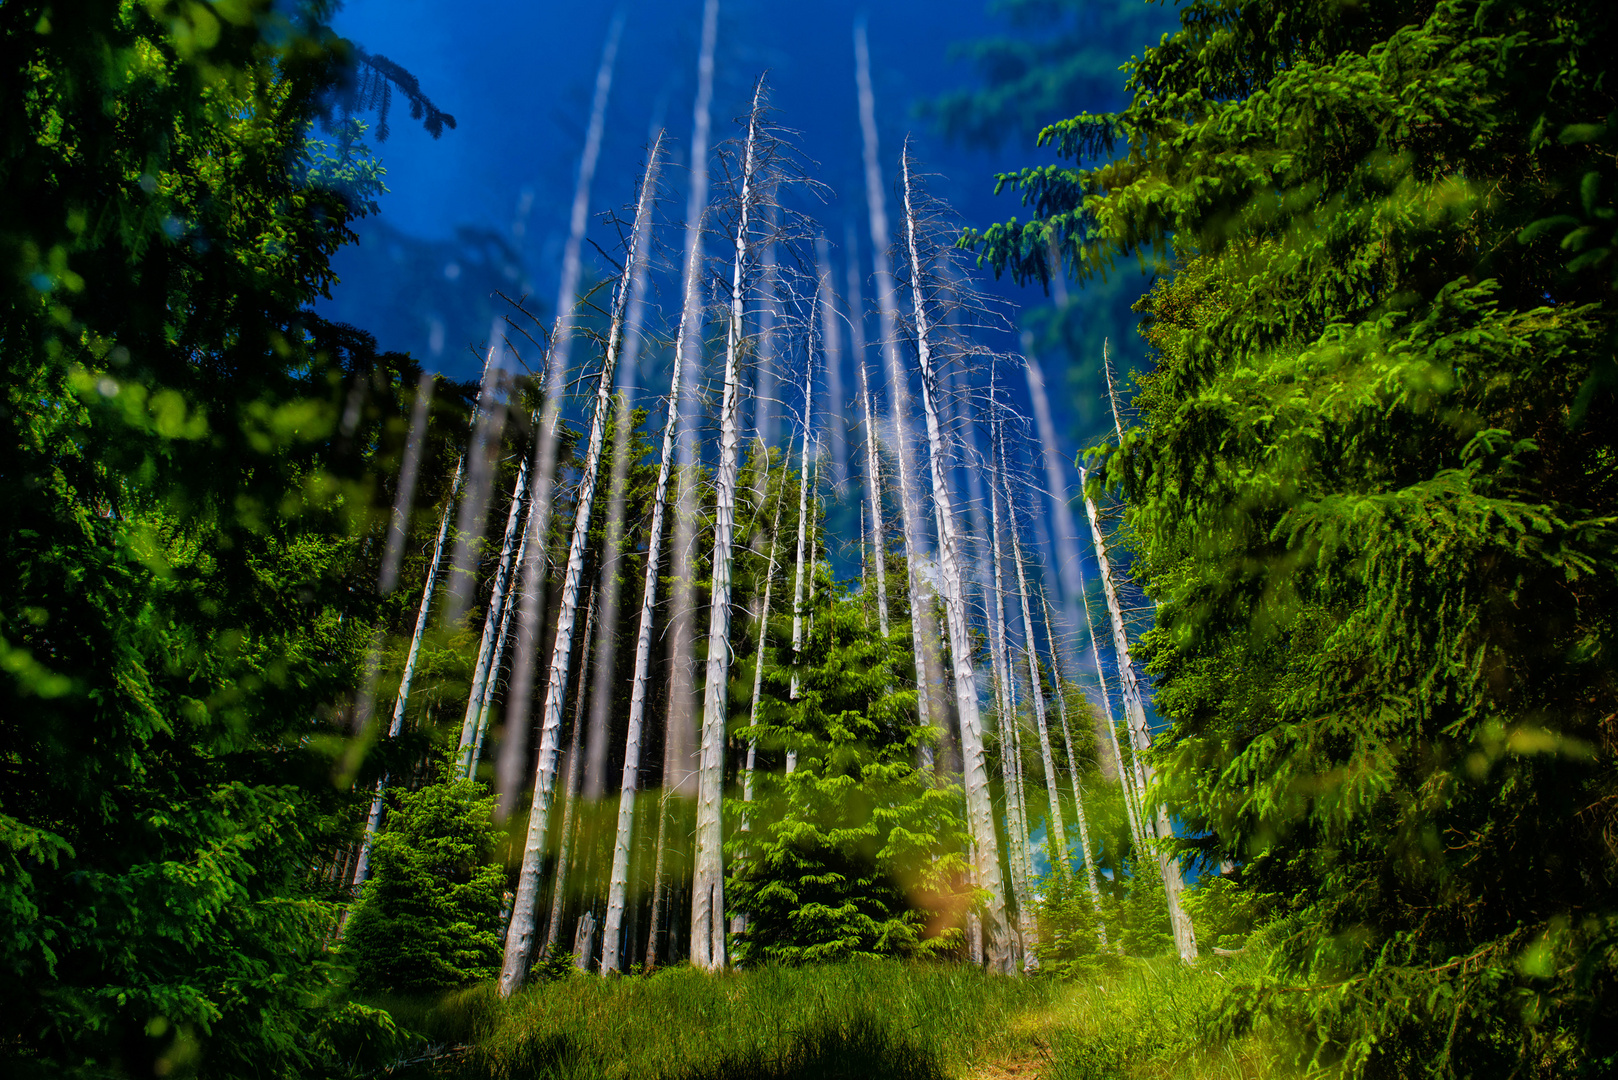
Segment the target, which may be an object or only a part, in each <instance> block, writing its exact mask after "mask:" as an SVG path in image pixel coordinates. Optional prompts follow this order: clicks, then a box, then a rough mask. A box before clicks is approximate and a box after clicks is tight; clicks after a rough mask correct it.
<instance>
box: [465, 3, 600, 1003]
mask: <svg viewBox="0 0 1618 1080" xmlns="http://www.w3.org/2000/svg"><path fill="white" fill-rule="evenodd" d="M621 29H622V18H621V17H617V18H615V19H614V21H613V24H612V29H611V30H609V31H608V35H607V44H606V47H605V48H604V49H603V50H602V55H601V66H600V67H599V68H597V70H596V85H595V95H594V98H593V100H592V101H591V104H590V124H589V127H588V129H587V130H586V132H585V138H584V153H583V154H582V155H581V156H580V159H579V175H578V179H577V181H576V182H575V184H574V187H573V206H572V209H571V212H570V214H569V218H568V237H567V243H566V244H565V245H564V246H563V248H562V274H561V281H560V283H559V285H558V288H557V296H556V326H555V329H554V331H553V332H552V334H551V337H550V343H549V348H548V350H547V354H546V357H545V375H544V382H543V384H542V386H541V390H542V392H543V394H544V401H543V402H542V403H541V405H540V418H539V432H538V437H537V438H536V439H535V440H534V466H533V469H532V470H531V481H530V482H531V484H532V485H533V486H532V491H531V494H530V497H529V504H530V509H529V512H528V537H529V547H530V548H531V549H532V550H531V551H530V552H529V561H528V562H527V563H526V564H525V565H523V566H522V567H521V569H520V571H519V574H520V579H521V582H522V585H521V589H522V605H521V609H520V611H519V613H518V619H517V644H516V649H515V655H514V656H513V658H512V674H511V691H510V693H509V694H508V695H507V702H508V705H507V708H506V734H505V738H504V739H503V740H501V744H500V759H499V762H498V764H497V766H496V769H495V794H496V796H497V801H496V803H495V820H496V821H498V822H501V823H504V822H505V820H506V818H507V817H509V816H510V814H511V811H512V809H513V808H514V807H515V806H516V804H517V800H518V798H519V797H520V796H521V795H522V790H521V786H522V776H523V771H524V766H525V765H526V763H527V759H528V727H529V723H528V720H529V711H530V709H531V708H532V705H533V690H534V675H535V669H536V668H537V666H538V661H539V653H540V650H541V649H542V648H543V641H542V636H543V633H544V629H545V569H546V563H547V562H548V555H549V550H548V549H549V546H550V533H551V510H552V505H551V500H552V495H553V493H554V491H555V487H556V458H557V452H558V450H557V447H558V442H557V425H558V423H559V422H560V420H561V411H562V398H563V396H564V394H565V391H566V387H567V376H568V369H569V358H570V356H571V355H572V348H573V320H574V310H575V307H576V306H577V293H578V287H579V274H580V263H579V249H580V248H581V247H582V246H583V244H584V227H585V224H586V222H587V220H588V217H589V211H590V185H591V183H592V181H593V180H594V178H595V168H596V162H597V160H599V158H600V155H601V138H602V133H603V130H604V128H605V126H606V115H607V95H608V93H609V91H610V90H611V89H612V75H613V65H614V64H615V63H616V60H617V53H618V34H619V31H620V30H621ZM555 755H556V748H555V747H554V746H552V748H551V751H550V754H549V758H550V759H551V765H552V766H553V767H554V758H555ZM540 762H541V764H540V771H541V772H545V771H547V769H546V765H545V762H546V755H545V754H543V753H542V754H541V755H540ZM537 797H539V796H538V793H537V792H536V798H537ZM543 797H544V798H545V799H547V800H548V799H549V798H550V794H549V792H548V791H547V792H546V793H545V795H544V796H543ZM546 816H547V815H545V814H539V815H530V816H529V823H530V825H532V824H533V823H534V821H535V818H536V817H537V818H538V819H539V820H540V821H543V820H544V819H545V818H546ZM541 828H543V826H541ZM525 846H526V844H525ZM537 886H538V882H537V880H529V881H528V882H527V883H526V884H525V882H524V878H523V877H522V875H520V874H519V876H518V880H517V898H516V900H514V901H513V902H512V909H511V910H512V920H513V921H512V923H511V925H510V926H508V928H507V932H506V955H505V959H504V962H503V964H502V968H501V975H500V996H502V997H509V996H511V994H512V993H513V992H515V991H516V989H517V987H519V986H521V985H522V982H523V979H524V978H526V976H527V965H528V959H529V953H530V951H531V949H532V947H533V937H534V918H535V911H534V905H535V904H536V903H537V902H538V895H537V893H536V891H535V890H536V889H537Z"/></svg>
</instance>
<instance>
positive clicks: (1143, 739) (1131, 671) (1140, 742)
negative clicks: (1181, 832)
mask: <svg viewBox="0 0 1618 1080" xmlns="http://www.w3.org/2000/svg"><path fill="white" fill-rule="evenodd" d="M1086 479H1087V477H1086V474H1085V470H1084V469H1080V470H1079V486H1080V488H1083V487H1084V486H1085V481H1086ZM1084 509H1085V512H1086V513H1087V514H1088V515H1089V517H1090V533H1091V536H1092V538H1093V539H1094V540H1095V548H1096V562H1097V564H1098V565H1099V566H1100V568H1101V589H1102V592H1103V593H1104V594H1105V595H1106V597H1107V612H1108V614H1109V615H1111V616H1112V639H1113V647H1114V648H1115V649H1116V650H1117V653H1118V682H1119V684H1120V688H1121V693H1122V697H1123V699H1124V716H1125V718H1126V720H1127V721H1128V724H1129V741H1130V748H1131V749H1132V750H1133V751H1134V752H1135V761H1136V763H1137V764H1138V765H1139V766H1140V768H1141V772H1142V774H1143V776H1144V778H1145V781H1146V783H1147V784H1150V783H1151V780H1152V767H1151V765H1150V764H1148V763H1147V762H1145V761H1144V760H1142V757H1141V755H1143V754H1145V753H1146V751H1147V750H1149V749H1150V748H1151V745H1152V732H1151V729H1150V728H1148V727H1147V725H1146V707H1145V704H1144V702H1143V701H1142V700H1141V693H1140V683H1139V681H1138V680H1137V679H1136V677H1135V665H1134V662H1133V661H1132V660H1131V658H1130V648H1129V632H1128V630H1127V629H1126V627H1125V626H1124V613H1123V608H1122V607H1121V606H1120V605H1119V603H1118V588H1117V585H1116V584H1115V583H1114V580H1113V574H1112V562H1111V560H1110V559H1109V558H1108V557H1107V545H1106V540H1105V538H1104V537H1103V536H1102V532H1101V517H1100V514H1099V513H1098V512H1097V510H1096V504H1095V501H1094V500H1093V499H1091V498H1090V495H1089V493H1088V492H1086V493H1085V496H1084ZM1143 809H1144V807H1143ZM1147 823H1151V824H1155V826H1156V830H1155V831H1156V839H1157V840H1158V847H1157V866H1158V869H1159V870H1160V871H1161V872H1162V874H1163V892H1164V896H1165V899H1166V900H1167V901H1168V908H1169V922H1170V924H1171V925H1172V927H1173V929H1174V944H1175V947H1176V948H1177V949H1179V952H1180V959H1181V960H1183V961H1185V962H1186V963H1187V964H1194V963H1196V960H1197V936H1196V931H1195V930H1194V929H1193V928H1192V926H1191V918H1190V916H1188V915H1187V914H1186V913H1185V908H1184V907H1183V906H1182V905H1181V904H1180V894H1181V893H1182V892H1183V891H1184V890H1185V881H1184V879H1183V878H1182V877H1181V875H1180V861H1179V860H1178V859H1176V858H1174V857H1173V856H1171V855H1170V854H1169V853H1168V852H1167V851H1165V850H1163V848H1162V846H1161V845H1162V843H1163V842H1164V841H1166V840H1167V839H1168V838H1169V837H1171V836H1173V835H1174V826H1173V823H1172V822H1170V821H1169V812H1168V808H1167V807H1165V806H1164V805H1163V804H1162V803H1158V805H1157V815H1156V821H1155V823H1153V822H1151V819H1150V818H1148V819H1147V822H1143V824H1147Z"/></svg>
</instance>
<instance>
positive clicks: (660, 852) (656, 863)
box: [646, 783, 673, 971]
mask: <svg viewBox="0 0 1618 1080" xmlns="http://www.w3.org/2000/svg"><path fill="white" fill-rule="evenodd" d="M672 801H673V799H672V797H671V794H670V790H669V787H668V785H667V784H666V783H665V784H664V785H663V789H662V791H661V792H659V794H658V799H657V847H656V849H655V850H654V851H653V853H652V918H651V927H650V929H648V930H647V932H646V970H647V971H651V970H652V969H653V968H655V967H656V966H657V953H658V949H657V935H658V933H659V932H660V931H661V930H662V928H663V919H664V909H665V908H667V907H668V895H667V894H668V890H669V884H668V880H667V865H666V863H665V859H666V852H667V851H668V847H667V833H668V824H669V803H671V802H672Z"/></svg>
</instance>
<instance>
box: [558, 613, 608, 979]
mask: <svg viewBox="0 0 1618 1080" xmlns="http://www.w3.org/2000/svg"><path fill="white" fill-rule="evenodd" d="M593 599H594V589H592V590H590V592H588V593H586V594H585V597H584V611H585V615H584V636H583V637H582V638H581V641H582V642H583V644H582V646H581V648H582V649H583V652H582V653H581V654H580V656H579V696H578V700H577V701H575V702H574V707H573V734H572V735H571V736H570V737H569V738H568V747H567V788H566V790H565V791H564V792H563V797H562V831H561V836H560V840H561V843H560V844H558V846H557V851H556V869H555V871H554V872H553V873H552V874H551V917H550V923H549V925H548V926H547V927H546V930H545V947H546V948H547V949H549V948H550V947H551V946H552V945H555V944H556V943H557V942H558V941H560V940H561V934H562V919H563V917H564V916H565V915H566V908H567V889H568V878H569V876H570V875H569V870H570V869H571V867H572V863H573V861H574V848H575V839H574V835H575V833H576V831H577V829H578V816H579V796H580V794H581V793H582V792H583V790H584V775H583V771H582V768H581V766H582V765H583V764H584V761H583V753H582V746H583V742H584V688H585V681H584V673H585V672H586V671H588V670H589V668H590V647H591V645H592V644H594V642H593V641H592V639H591V631H592V630H594V629H595V621H596V609H597V605H596V604H594V603H592V602H591V601H592V600H593Z"/></svg>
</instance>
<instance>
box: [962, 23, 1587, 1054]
mask: <svg viewBox="0 0 1618 1080" xmlns="http://www.w3.org/2000/svg"><path fill="white" fill-rule="evenodd" d="M1181 24H1182V28H1181V30H1180V31H1179V32H1178V33H1177V34H1175V35H1174V36H1173V37H1172V38H1170V39H1168V40H1166V41H1164V42H1163V43H1162V44H1161V45H1160V46H1158V47H1156V48H1154V49H1150V50H1148V51H1147V52H1146V53H1145V54H1144V55H1143V56H1141V57H1140V58H1139V59H1138V60H1137V61H1136V62H1135V63H1134V64H1133V65H1132V68H1131V71H1130V76H1129V89H1130V92H1131V95H1132V97H1131V100H1130V102H1129V104H1128V105H1127V106H1126V107H1125V108H1123V109H1122V110H1120V111H1118V112H1115V113H1105V114H1104V113H1090V114H1083V115H1079V116H1076V117H1074V118H1072V119H1069V120H1064V121H1061V122H1059V123H1054V124H1052V125H1051V126H1050V127H1048V128H1046V129H1045V131H1044V132H1043V133H1042V135H1041V141H1042V143H1044V144H1045V145H1049V146H1052V147H1054V148H1055V149H1057V150H1058V151H1059V152H1060V153H1061V154H1062V155H1064V156H1066V157H1069V158H1077V157H1080V156H1083V155H1089V154H1100V155H1105V156H1107V157H1108V160H1106V161H1104V162H1102V163H1099V164H1095V165H1092V166H1090V167H1065V166H1062V165H1048V166H1040V167H1035V168H1030V169H1026V170H1024V171H1022V172H1020V173H1016V174H1012V175H1007V176H1003V177H1001V183H1002V184H1003V185H1005V186H1006V187H1009V188H1011V189H1013V190H1015V191H1018V192H1020V193H1021V195H1022V198H1023V200H1024V202H1025V204H1026V205H1028V206H1030V207H1031V208H1032V209H1033V211H1034V217H1033V219H1032V220H1030V221H1026V222H1019V221H1010V222H1007V223H1004V224H1001V225H997V226H994V227H992V228H989V229H987V230H986V231H984V232H982V233H974V234H969V235H968V236H967V237H966V238H965V240H964V242H965V243H968V244H972V245H976V246H978V247H979V249H980V250H981V251H982V252H983V253H984V254H985V255H986V257H987V258H988V259H989V260H990V261H991V262H992V263H993V265H994V266H995V267H996V268H997V270H1000V271H1003V272H1008V273H1011V274H1013V275H1015V276H1016V277H1018V278H1023V279H1027V278H1035V279H1038V278H1041V277H1042V275H1044V274H1045V273H1046V268H1047V265H1048V264H1047V257H1048V254H1049V252H1050V251H1051V249H1052V245H1053V244H1054V246H1055V249H1056V250H1057V251H1059V252H1060V254H1061V257H1062V260H1063V262H1064V265H1065V268H1066V269H1067V271H1068V272H1070V273H1072V274H1074V275H1075V276H1076V277H1078V278H1079V279H1080V280H1088V279H1091V278H1094V277H1096V276H1098V275H1103V274H1106V273H1108V272H1111V271H1112V270H1113V268H1114V267H1115V266H1117V265H1118V263H1119V261H1120V260H1125V259H1136V260H1139V261H1140V262H1141V263H1142V264H1143V265H1145V266H1147V267H1149V268H1150V269H1152V270H1153V271H1154V272H1155V273H1156V274H1157V275H1158V280H1157V283H1156V285H1155V286H1154V287H1153V289H1152V290H1151V292H1150V293H1149V295H1147V296H1146V297H1145V298H1144V299H1142V300H1141V302H1140V304H1139V305H1138V310H1139V311H1140V312H1141V315H1142V320H1143V321H1142V325H1143V331H1144V333H1145V335H1146V339H1147V341H1148V343H1149V344H1150V345H1151V347H1152V349H1153V357H1152V359H1153V362H1154V366H1153V368H1152V370H1151V372H1150V373H1149V374H1148V375H1146V376H1144V377H1143V378H1141V379H1140V380H1139V383H1138V388H1137V393H1136V394H1135V396H1134V399H1133V408H1134V410H1135V422H1134V423H1133V424H1132V425H1131V426H1130V427H1129V428H1128V429H1127V430H1126V431H1125V432H1124V435H1123V440H1122V444H1121V445H1105V446H1098V447H1097V448H1096V452H1097V453H1099V454H1100V455H1102V457H1103V459H1104V464H1105V469H1104V472H1103V473H1102V474H1101V475H1100V476H1099V477H1097V478H1096V479H1095V480H1094V484H1095V492H1096V493H1097V494H1100V493H1101V492H1102V491H1103V490H1110V491H1116V492H1117V493H1118V494H1119V495H1120V496H1121V497H1122V498H1123V499H1124V500H1126V502H1127V506H1128V517H1127V520H1128V528H1129V531H1130V535H1131V537H1132V543H1133V547H1134V552H1135V555H1136V557H1137V563H1136V570H1137V572H1138V574H1139V576H1140V577H1141V579H1142V581H1143V584H1144V585H1145V587H1146V588H1147V590H1148V592H1149V593H1150V594H1151V595H1152V596H1153V597H1154V598H1155V599H1156V600H1157V602H1158V609H1157V623H1156V626H1155V628H1154V629H1153V630H1152V631H1151V632H1150V634H1149V635H1148V651H1149V659H1150V670H1151V672H1152V674H1153V676H1154V678H1155V682H1156V686H1157V697H1156V703H1157V708H1158V710H1159V711H1160V712H1161V713H1162V714H1163V715H1165V716H1166V717H1168V718H1170V719H1171V720H1172V727H1171V729H1170V731H1169V733H1168V737H1167V739H1166V740H1164V742H1163V743H1162V744H1160V748H1159V750H1158V752H1157V760H1158V763H1159V766H1160V768H1161V769H1162V770H1163V781H1162V789H1161V794H1162V795H1163V796H1164V797H1165V798H1167V799H1168V800H1169V801H1170V803H1171V804H1172V805H1175V806H1178V807H1181V808H1182V812H1183V813H1185V814H1186V817H1187V824H1188V825H1189V826H1191V828H1190V832H1191V834H1192V836H1193V837H1194V839H1191V840H1189V841H1187V843H1186V847H1187V849H1188V850H1189V851H1191V852H1192V853H1193V854H1195V855H1197V856H1199V857H1201V858H1203V859H1204V860H1206V861H1207V862H1208V863H1209V864H1217V862H1218V861H1219V860H1220V859H1225V858H1228V859H1232V860H1235V861H1236V862H1238V863H1239V864H1240V865H1241V870H1240V873H1241V875H1242V878H1243V880H1244V881H1245V882H1246V883H1247V885H1248V886H1249V887H1250V888H1252V889H1255V890H1258V891H1260V892H1263V893H1268V894H1270V895H1271V896H1272V899H1273V903H1274V904H1275V905H1276V906H1277V909H1278V910H1280V911H1282V912H1284V913H1285V914H1286V915H1287V916H1288V918H1287V920H1285V921H1284V922H1283V923H1282V924H1281V926H1282V928H1283V929H1279V930H1277V931H1276V933H1277V934H1278V935H1279V942H1280V945H1279V948H1278V951H1277V953H1276V957H1277V959H1276V961H1275V965H1276V970H1277V972H1278V973H1279V974H1281V975H1282V976H1284V977H1286V978H1289V979H1297V980H1302V982H1304V983H1305V984H1307V985H1310V986H1312V987H1313V989H1312V990H1311V991H1310V992H1308V993H1305V994H1297V993H1291V992H1277V991H1276V989H1275V988H1274V987H1273V986H1271V985H1269V984H1265V983H1260V984H1257V985H1255V986H1254V987H1252V989H1251V992H1250V994H1249V996H1248V997H1247V998H1246V999H1245V1007H1246V1008H1248V1009H1249V1010H1256V1011H1259V1012H1266V1011H1268V1012H1273V1013H1278V1014H1282V1015H1284V1016H1290V1017H1292V1018H1293V1020H1292V1021H1291V1022H1292V1023H1296V1024H1299V1025H1301V1030H1304V1031H1305V1032H1306V1033H1307V1035H1306V1037H1305V1038H1304V1039H1303V1040H1302V1045H1303V1047H1304V1049H1303V1051H1302V1052H1303V1053H1304V1055H1305V1056H1306V1057H1312V1058H1313V1059H1314V1060H1315V1061H1317V1062H1319V1063H1323V1064H1331V1063H1339V1064H1346V1065H1347V1066H1349V1067H1350V1069H1351V1071H1354V1072H1359V1073H1362V1074H1365V1075H1389V1076H1392V1075H1408V1074H1409V1073H1410V1072H1411V1071H1414V1070H1416V1069H1418V1068H1423V1069H1425V1068H1433V1067H1436V1068H1438V1069H1440V1070H1444V1069H1449V1070H1451V1071H1452V1072H1454V1073H1455V1074H1460V1073H1464V1072H1467V1071H1469V1070H1480V1071H1481V1072H1496V1073H1499V1074H1502V1075H1503V1074H1505V1073H1506V1072H1511V1071H1517V1072H1518V1073H1519V1074H1520V1073H1521V1072H1522V1070H1524V1069H1526V1070H1528V1071H1529V1072H1530V1073H1532V1074H1533V1075H1547V1076H1548V1075H1569V1074H1571V1072H1572V1070H1575V1069H1578V1068H1594V1067H1596V1066H1595V1064H1594V1063H1595V1062H1597V1061H1603V1060H1608V1061H1610V1055H1611V1054H1612V1053H1613V1052H1614V1050H1615V1047H1614V1045H1613V1044H1612V1043H1611V1041H1610V1039H1611V1033H1612V1032H1613V1031H1618V1023H1615V1022H1614V1014H1613V1013H1612V1011H1611V1010H1612V1001H1613V995H1612V990H1611V987H1612V980H1613V977H1614V973H1615V971H1618V966H1615V960H1614V958H1615V955H1618V954H1615V952H1614V948H1615V944H1618V942H1615V938H1614V934H1615V930H1618V922H1615V915H1614V912H1615V906H1614V900H1615V892H1614V887H1615V885H1618V879H1615V874H1618V845H1615V843H1614V837H1615V836H1618V829H1615V828H1614V822H1615V821H1618V818H1615V817H1614V814H1615V813H1618V801H1615V800H1618V787H1615V784H1618V772H1615V770H1614V764H1615V762H1614V751H1615V750H1618V729H1615V728H1614V725H1613V717H1614V716H1615V715H1618V708H1615V706H1618V701H1615V679H1614V675H1615V667H1614V655H1615V654H1614V638H1613V625H1612V617H1611V614H1610V613H1611V612H1612V611H1613V610H1618V603H1615V601H1618V597H1615V595H1614V582H1615V580H1618V578H1615V571H1618V562H1615V559H1618V549H1615V543H1614V542H1615V540H1618V533H1615V532H1614V528H1615V524H1618V516H1615V510H1618V502H1615V496H1618V487H1615V482H1618V472H1615V463H1618V458H1615V455H1614V445H1613V432H1614V431H1615V430H1618V427H1615V424H1614V420H1615V418H1614V416H1613V396H1612V394H1613V389H1614V383H1613V379H1612V371H1613V367H1612V364H1613V359H1612V358H1613V344H1614V337H1613V332H1614V324H1613V319H1614V314H1615V310H1618V309H1615V306H1614V294H1613V286H1614V278H1613V273H1612V261H1611V259H1612V256H1611V251H1610V248H1609V247H1608V246H1607V245H1608V240H1607V237H1608V236H1609V235H1610V229H1611V226H1610V224H1608V223H1609V222H1610V220H1611V213H1612V211H1611V210H1610V209H1609V208H1606V206H1605V203H1606V202H1608V201H1610V193H1611V191H1612V190H1613V185H1614V183H1615V181H1618V170H1615V167H1614V159H1613V156H1612V151H1611V146H1612V141H1611V140H1612V127H1611V124H1612V122H1613V121H1612V117H1614V116H1615V115H1618V113H1615V112H1614V106H1615V104H1618V102H1615V100H1614V87H1613V86H1612V85H1611V81H1610V71H1609V68H1610V64H1608V62H1607V60H1606V58H1607V57H1609V56H1610V55H1611V50H1612V49H1613V47H1614V45H1615V44H1618V41H1615V37H1614V22H1613V16H1612V14H1611V13H1610V12H1608V11H1606V10H1605V9H1601V8H1597V7H1592V6H1590V5H1584V4H1537V5H1527V4H1515V3H1504V4H1501V3H1476V2H1466V0H1450V2H1441V3H1426V4H1412V3H1394V2H1386V3H1366V4H1357V5H1338V4H1329V3H1321V4H1277V3H1268V2H1235V0H1232V2H1201V3H1193V4H1189V5H1187V6H1186V7H1185V8H1184V9H1183V10H1182V11H1181ZM1435 1062H1436V1063H1437V1064H1436V1066H1435V1065H1434V1063H1435Z"/></svg>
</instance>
